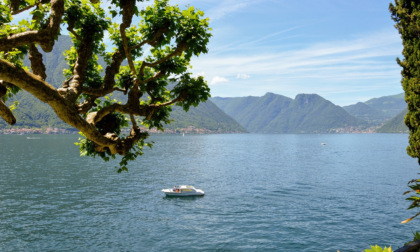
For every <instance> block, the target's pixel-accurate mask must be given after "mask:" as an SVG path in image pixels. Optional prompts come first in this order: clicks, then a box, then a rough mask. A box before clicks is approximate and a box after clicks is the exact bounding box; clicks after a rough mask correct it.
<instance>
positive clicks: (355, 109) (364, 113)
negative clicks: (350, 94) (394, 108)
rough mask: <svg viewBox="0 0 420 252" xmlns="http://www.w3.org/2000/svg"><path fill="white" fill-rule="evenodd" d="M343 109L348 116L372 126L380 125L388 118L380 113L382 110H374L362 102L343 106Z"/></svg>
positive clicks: (383, 113)
mask: <svg viewBox="0 0 420 252" xmlns="http://www.w3.org/2000/svg"><path fill="white" fill-rule="evenodd" d="M343 109H345V110H346V111H347V112H348V113H349V114H350V115H352V116H354V117H357V118H360V119H362V120H365V121H367V122H368V123H370V124H372V125H380V124H381V123H383V122H384V121H386V120H388V119H389V118H390V117H389V115H388V114H386V113H385V112H382V110H377V109H374V108H373V107H371V106H369V105H367V104H366V103H363V102H358V103H356V104H354V105H349V106H344V107H343Z"/></svg>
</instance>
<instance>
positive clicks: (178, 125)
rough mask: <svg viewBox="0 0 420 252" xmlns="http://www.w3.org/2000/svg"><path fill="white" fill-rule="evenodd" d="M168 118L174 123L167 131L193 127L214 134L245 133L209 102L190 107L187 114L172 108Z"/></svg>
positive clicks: (180, 109) (175, 107) (242, 128)
mask: <svg viewBox="0 0 420 252" xmlns="http://www.w3.org/2000/svg"><path fill="white" fill-rule="evenodd" d="M170 118H171V119H172V120H174V121H173V122H171V124H168V125H166V126H165V129H168V130H180V129H187V128H188V127H194V128H195V129H206V130H207V131H210V132H215V133H224V132H237V133H239V132H247V131H246V129H245V128H244V127H242V126H241V125H240V124H239V123H237V122H236V121H235V120H234V119H233V118H232V117H230V116H228V115H227V114H226V113H225V112H223V111H222V110H221V109H220V108H218V107H217V106H216V105H215V104H214V103H213V102H211V101H206V102H202V103H200V104H199V105H198V106H197V107H191V108H190V110H188V112H185V111H184V110H183V109H182V108H181V107H179V106H174V107H173V108H172V112H171V116H170Z"/></svg>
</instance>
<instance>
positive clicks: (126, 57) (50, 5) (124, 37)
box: [0, 0, 211, 171]
mask: <svg viewBox="0 0 420 252" xmlns="http://www.w3.org/2000/svg"><path fill="white" fill-rule="evenodd" d="M141 1H142V0H111V1H107V2H104V3H100V2H99V0H90V1H89V0H51V1H47V0H5V1H3V2H2V3H0V116H1V117H2V118H3V119H4V120H5V121H6V122H7V123H8V124H11V125H13V124H15V123H16V119H15V117H14V115H13V112H12V110H11V109H10V108H9V107H7V106H6V103H5V102H6V101H7V99H9V98H11V97H13V96H14V95H15V94H17V93H18V92H19V91H21V90H25V91H27V92H29V93H30V94H32V95H33V96H35V97H36V98H38V99H39V100H41V101H42V102H44V103H46V104H48V105H49V106H51V107H52V108H53V110H54V112H55V113H56V114H57V116H58V117H59V118H60V119H61V120H63V121H64V122H65V123H67V124H68V125H70V126H72V127H74V128H77V129H78V130H79V131H80V132H81V134H82V136H83V138H81V140H80V142H79V144H78V145H79V148H80V151H81V153H82V155H88V156H100V157H102V158H103V159H104V160H108V159H109V158H114V157H115V156H116V155H121V156H122V157H123V158H122V160H121V163H120V169H119V171H121V170H126V169H127V168H126V164H127V161H129V160H133V159H135V158H136V157H137V156H138V155H141V154H142V148H143V146H147V145H149V144H148V143H146V142H145V140H146V138H147V137H148V134H147V132H144V131H142V130H140V127H139V126H138V125H139V124H142V125H143V126H146V127H149V128H152V127H157V128H158V129H161V130H163V124H164V123H168V122H169V113H170V111H171V106H172V105H174V104H175V105H178V106H181V107H182V108H183V109H184V110H186V111H187V110H188V109H189V107H190V106H197V105H198V104H199V103H200V102H202V101H205V100H207V99H208V97H209V96H210V94H209V92H210V90H209V88H208V86H207V84H206V82H205V80H204V79H203V77H192V75H191V73H189V72H188V68H189V67H190V61H191V58H192V57H193V56H199V55H200V54H201V53H207V50H208V49H207V44H208V42H209V38H210V37H211V34H210V30H211V29H210V28H209V20H208V18H204V17H203V16H204V13H203V12H202V11H200V10H197V9H195V8H194V7H192V6H187V7H186V9H184V10H181V9H180V8H179V7H178V6H171V5H169V3H168V1H169V0H156V1H155V2H154V4H152V5H150V6H148V7H145V8H144V9H142V10H140V9H139V8H138V7H137V6H136V4H137V2H141ZM106 5H107V6H106ZM104 6H106V7H104ZM22 12H26V13H27V15H26V16H28V18H27V19H23V20H20V21H19V22H16V21H14V20H13V18H14V16H15V15H17V14H19V13H22ZM114 20H120V22H118V23H117V22H114ZM134 20H139V22H138V23H137V24H134V22H133V21H134ZM62 29H66V30H67V31H68V33H69V34H70V36H71V38H72V43H73V46H72V47H71V49H70V50H67V51H66V52H65V58H66V60H67V64H68V66H69V68H68V69H65V70H64V75H65V77H66V80H65V81H64V82H63V83H61V84H59V85H57V83H53V84H54V85H52V84H51V83H47V82H46V77H47V76H46V68H45V65H44V61H43V58H42V54H41V53H40V52H39V48H41V49H42V50H43V51H44V52H47V53H48V52H51V51H52V49H53V47H54V44H55V41H56V40H57V39H58V36H59V35H60V34H61V32H62ZM105 41H110V42H108V43H106V44H105ZM110 44H111V45H110ZM111 46H112V48H111ZM26 54H28V55H29V60H30V67H29V68H30V69H29V68H26V67H24V65H23V63H22V62H23V59H24V56H25V55H26ZM99 58H103V59H104V60H105V62H106V65H105V66H103V65H100V64H99V63H98V59H99ZM123 62H127V63H128V64H123ZM173 85H175V86H174V87H173ZM54 86H60V87H59V88H57V89H56V88H54ZM112 93H121V94H123V95H124V96H125V97H126V98H125V99H124V103H122V102H121V101H117V100H115V99H111V98H110V97H111V94H112ZM130 123H131V124H130ZM128 125H131V131H130V132H129V133H128V134H126V135H125V134H124V133H123V131H122V128H123V127H126V126H128Z"/></svg>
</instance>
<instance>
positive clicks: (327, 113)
mask: <svg viewBox="0 0 420 252" xmlns="http://www.w3.org/2000/svg"><path fill="white" fill-rule="evenodd" d="M211 100H212V101H213V102H214V103H215V104H216V105H217V106H219V107H220V108H221V109H222V110H223V111H225V112H226V113H227V114H228V115H230V116H232V117H233V118H234V119H235V120H237V121H238V122H239V124H241V125H242V126H244V127H245V128H246V129H247V130H248V131H250V132H255V133H335V132H375V131H376V130H378V132H407V130H408V129H407V127H406V126H405V125H404V123H403V118H404V115H405V113H406V112H404V111H403V110H404V109H405V108H406V103H405V101H404V94H398V95H392V96H384V97H380V98H374V99H371V100H368V101H366V102H359V103H357V104H354V105H350V106H345V107H339V106H337V105H334V104H333V103H331V102H330V101H328V100H326V99H324V98H322V97H321V96H319V95H317V94H299V95H297V96H296V98H295V99H291V98H288V97H285V96H282V95H276V94H273V93H267V94H266V95H264V96H262V97H255V96H249V97H238V98H221V97H215V98H211ZM382 125H384V126H383V127H381V126H382Z"/></svg>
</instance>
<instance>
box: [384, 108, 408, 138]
mask: <svg viewBox="0 0 420 252" xmlns="http://www.w3.org/2000/svg"><path fill="white" fill-rule="evenodd" d="M406 114H407V109H404V110H403V111H402V112H401V113H399V114H398V115H396V116H395V117H393V118H392V119H390V120H388V121H387V122H385V123H384V125H382V127H380V128H379V129H377V130H376V132H377V133H408V127H407V126H406V125H405V123H404V117H405V115H406Z"/></svg>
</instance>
